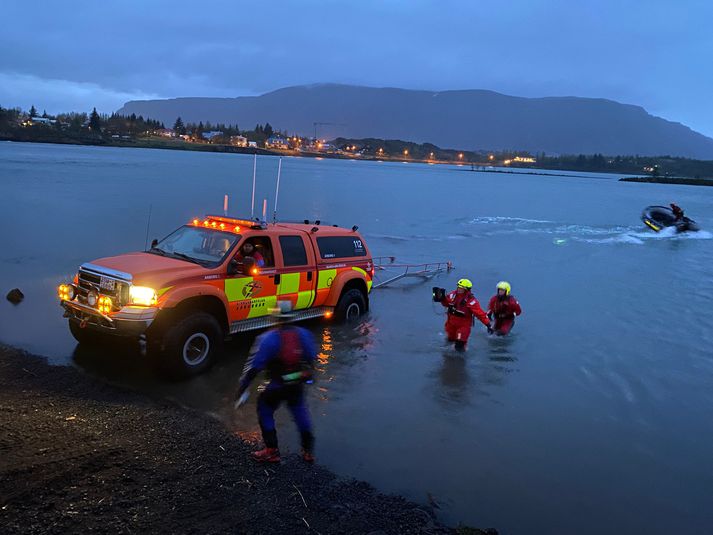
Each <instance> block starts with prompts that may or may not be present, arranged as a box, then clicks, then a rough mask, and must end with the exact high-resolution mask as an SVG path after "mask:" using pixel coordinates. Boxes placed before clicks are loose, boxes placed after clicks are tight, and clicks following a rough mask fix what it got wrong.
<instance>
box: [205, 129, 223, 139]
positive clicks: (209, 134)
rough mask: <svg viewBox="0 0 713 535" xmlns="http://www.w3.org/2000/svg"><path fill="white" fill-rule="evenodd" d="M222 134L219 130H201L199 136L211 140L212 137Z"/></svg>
mask: <svg viewBox="0 0 713 535" xmlns="http://www.w3.org/2000/svg"><path fill="white" fill-rule="evenodd" d="M222 135H223V132H221V131H220V130H211V131H210V132H203V133H202V134H201V137H203V139H207V140H208V141H213V138H216V137H221V136H222Z"/></svg>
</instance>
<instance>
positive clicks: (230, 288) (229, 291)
mask: <svg viewBox="0 0 713 535" xmlns="http://www.w3.org/2000/svg"><path fill="white" fill-rule="evenodd" d="M252 281H253V278H252V277H240V278H239V279H225V296H226V297H227V298H228V301H230V302H233V301H242V300H244V299H245V295H246V293H243V290H244V289H245V286H246V285H248V284H250V283H251V282H252Z"/></svg>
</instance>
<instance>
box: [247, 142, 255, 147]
mask: <svg viewBox="0 0 713 535" xmlns="http://www.w3.org/2000/svg"><path fill="white" fill-rule="evenodd" d="M248 147H255V148H257V141H248Z"/></svg>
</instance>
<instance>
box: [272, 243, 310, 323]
mask: <svg viewBox="0 0 713 535" xmlns="http://www.w3.org/2000/svg"><path fill="white" fill-rule="evenodd" d="M278 241H279V242H280V252H281V260H282V266H281V267H282V269H281V270H280V276H279V283H278V288H277V299H278V300H281V301H282V300H285V301H290V302H291V303H292V306H293V307H294V309H295V310H301V309H305V308H309V307H311V306H312V303H314V290H315V283H316V279H317V276H316V275H317V273H316V262H315V257H314V252H313V251H312V244H311V243H310V242H309V238H307V236H306V235H304V234H302V233H300V234H294V235H289V234H286V235H283V236H280V237H279V238H278Z"/></svg>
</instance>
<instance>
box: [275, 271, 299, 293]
mask: <svg viewBox="0 0 713 535" xmlns="http://www.w3.org/2000/svg"><path fill="white" fill-rule="evenodd" d="M299 291H300V274H299V273H283V274H282V276H281V277H280V289H279V293H278V295H283V294H296V293H297V292H299Z"/></svg>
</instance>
